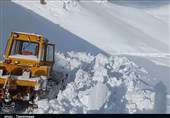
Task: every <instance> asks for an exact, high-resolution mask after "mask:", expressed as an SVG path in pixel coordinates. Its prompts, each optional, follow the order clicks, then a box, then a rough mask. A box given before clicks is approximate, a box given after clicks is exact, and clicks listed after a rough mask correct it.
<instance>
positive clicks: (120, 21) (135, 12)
mask: <svg viewBox="0 0 170 118" xmlns="http://www.w3.org/2000/svg"><path fill="white" fill-rule="evenodd" d="M12 2H14V3H15V4H16V5H20V6H22V10H23V11H24V12H23V13H25V11H29V15H28V14H27V13H26V15H24V14H23V16H24V17H26V18H28V19H29V18H30V19H31V18H35V19H31V20H30V21H29V20H26V21H27V22H31V21H33V20H34V21H38V20H39V21H41V19H42V18H41V17H39V16H42V17H43V18H45V19H46V20H48V21H50V22H52V23H53V25H56V26H57V27H55V28H56V29H55V28H54V27H52V26H51V25H49V23H48V22H45V23H44V21H41V22H40V24H41V23H42V22H43V23H44V24H43V23H42V24H41V25H42V26H43V27H41V25H36V24H35V26H31V27H27V28H28V30H29V31H32V30H34V31H35V30H41V31H42V28H44V30H45V32H46V33H47V34H48V36H49V35H50V36H51V35H54V36H58V37H57V38H61V40H58V39H55V37H54V36H51V38H52V39H50V41H52V42H54V43H56V45H57V46H58V48H59V49H60V50H61V53H59V52H56V54H55V55H56V65H55V68H56V70H57V71H60V72H63V71H64V72H65V73H69V80H68V84H67V86H66V89H65V90H64V91H59V94H58V97H57V98H56V99H43V100H39V101H38V106H39V108H38V109H35V110H34V111H33V113H165V111H166V109H165V106H166V105H167V104H166V99H165V96H166V93H167V91H169V93H170V88H169V82H170V80H169V79H170V76H169V72H170V69H169V67H170V55H169V53H170V48H169V46H170V45H169V44H170V38H169V4H167V5H162V6H161V7H159V8H158V7H154V8H149V9H141V8H137V7H133V6H131V4H129V5H127V6H126V5H120V4H114V3H110V2H108V1H107V0H93V1H84V0H79V1H76V0H47V4H46V5H41V4H40V3H39V0H35V1H31V0H30V1H28V0H12ZM11 6H12V5H11ZM14 6H15V5H13V7H14ZM17 8H18V9H20V10H21V8H20V7H17ZM25 8H26V10H25ZM10 9H11V8H8V9H6V10H7V13H10ZM16 10H17V9H16ZM21 13H22V12H21ZM35 13H36V14H35ZM17 15H18V14H17ZM38 15H39V16H38ZM4 16H6V15H4ZM19 18H23V17H22V16H20V15H19ZM6 19H7V20H8V17H7V18H6ZM15 20H16V21H15ZM18 21H19V20H17V19H15V18H14V20H13V21H12V23H13V22H14V23H13V24H12V23H11V24H12V25H9V26H13V25H14V26H15V24H16V26H17V28H16V29H22V30H23V27H24V26H25V25H26V24H24V25H20V23H21V22H19V23H18ZM15 22H16V23H15ZM31 23H33V22H31ZM31 23H30V24H31ZM36 23H38V22H36ZM37 26H39V29H38V27H37ZM58 26H59V27H61V28H63V29H64V31H63V30H61V28H58ZM25 28H26V27H25ZM29 28H30V29H29ZM46 28H47V29H46ZM12 29H15V28H12ZM44 30H43V31H44ZM48 30H49V32H50V31H53V32H52V33H49V32H47V31H48ZM65 30H66V31H69V32H71V33H72V34H74V35H76V36H77V37H79V38H77V37H75V36H72V35H71V36H70V35H68V32H66V31H65ZM41 31H40V32H41ZM43 31H42V32H43ZM54 33H56V34H57V35H55V34H54ZM73 39H75V40H76V41H75V40H73ZM80 40H81V41H80ZM82 41H86V42H87V43H88V45H87V44H85V43H84V44H83V43H82ZM65 44H66V45H65ZM90 45H93V47H96V48H92V49H91V47H90ZM80 49H81V51H80ZM89 49H91V52H90V53H89V51H87V50H89ZM96 49H100V50H102V51H103V52H105V53H107V54H108V55H112V56H108V55H107V56H106V55H105V54H96V56H95V55H93V54H91V53H93V51H94V52H96ZM63 50H64V53H63ZM70 50H73V51H70ZM82 50H84V51H82ZM113 55H114V56H113ZM57 93H58V87H56V88H54V91H52V93H51V94H52V95H56V94H57ZM96 94H97V95H96ZM98 96H100V97H98ZM167 108H168V109H169V107H168V106H167ZM30 113H32V112H30Z"/></svg>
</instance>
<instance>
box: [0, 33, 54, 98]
mask: <svg viewBox="0 0 170 118" xmlns="http://www.w3.org/2000/svg"><path fill="white" fill-rule="evenodd" d="M54 52H55V45H54V44H51V43H49V41H48V40H47V39H46V38H44V37H43V36H42V35H37V34H30V33H21V32H12V33H11V35H10V37H9V39H8V42H7V44H6V48H5V52H4V60H3V61H1V62H0V101H2V100H4V98H5V95H7V94H10V96H11V98H10V99H14V98H15V99H16V98H17V99H19V97H17V96H18V95H22V98H23V97H24V96H25V95H28V94H32V93H35V92H34V91H41V90H46V84H47V81H48V79H49V77H50V74H51V72H52V70H53V65H54V62H55V61H54ZM20 98H21V97H20Z"/></svg>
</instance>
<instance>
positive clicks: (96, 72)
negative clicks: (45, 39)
mask: <svg viewBox="0 0 170 118" xmlns="http://www.w3.org/2000/svg"><path fill="white" fill-rule="evenodd" d="M56 57H57V60H56V63H57V64H56V68H58V69H61V70H62V69H63V68H64V70H66V71H68V72H70V73H69V80H70V82H68V85H67V86H66V89H65V90H64V91H60V92H59V94H58V97H57V98H56V99H52V100H47V99H43V100H40V101H38V105H39V108H38V109H36V110H34V111H33V112H34V113H136V112H144V111H145V112H146V111H148V110H153V109H154V97H155V93H154V92H152V87H151V86H149V85H147V84H146V83H144V82H143V81H141V80H142V79H143V78H145V79H146V78H147V72H146V71H145V70H144V69H143V68H141V67H138V66H137V65H136V64H134V63H133V62H131V61H130V60H128V59H127V58H125V57H113V56H110V57H107V56H105V55H102V54H98V55H97V56H92V55H90V54H86V53H74V52H69V53H67V54H66V55H63V54H61V53H56ZM147 79H148V80H149V78H147ZM144 88H145V89H144ZM53 91H54V93H55V92H56V91H57V90H53Z"/></svg>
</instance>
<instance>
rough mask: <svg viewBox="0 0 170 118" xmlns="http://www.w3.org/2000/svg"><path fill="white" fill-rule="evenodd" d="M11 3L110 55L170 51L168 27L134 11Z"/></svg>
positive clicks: (85, 5)
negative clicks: (43, 18)
mask: <svg viewBox="0 0 170 118" xmlns="http://www.w3.org/2000/svg"><path fill="white" fill-rule="evenodd" d="M72 1H73V0H72ZM14 2H16V3H17V4H20V5H22V6H24V7H26V8H28V9H31V10H33V11H34V12H36V13H38V14H39V15H41V16H43V17H45V18H48V19H49V20H50V21H52V22H54V23H56V24H60V25H61V26H62V27H64V28H65V29H67V30H69V31H71V32H72V33H74V34H76V35H78V36H80V37H82V38H83V39H85V40H86V41H88V42H90V43H92V44H94V45H96V46H97V47H99V48H101V49H103V50H104V51H106V52H109V53H111V54H115V53H169V52H170V51H169V44H168V43H167V42H168V41H169V34H168V33H169V32H168V31H169V30H168V28H169V27H168V25H167V24H165V23H162V22H160V20H158V19H155V18H153V17H152V16H151V15H149V14H147V13H145V12H143V11H142V10H139V9H137V8H130V7H125V6H118V5H115V4H111V3H108V2H104V3H102V4H101V3H98V2H96V1H93V2H89V1H82V2H80V3H78V2H76V1H74V2H70V3H69V4H68V8H66V10H64V9H63V7H62V6H63V5H62V4H63V2H62V1H50V0H49V1H48V4H47V5H46V6H42V5H40V4H39V2H35V1H23V2H21V1H17V0H14ZM82 21H83V22H82ZM80 24H81V25H80ZM151 26H152V27H151ZM122 27H123V28H122ZM96 33H100V35H99V34H98V35H96ZM153 42H154V43H153ZM113 45H114V46H113ZM132 45H133V46H132Z"/></svg>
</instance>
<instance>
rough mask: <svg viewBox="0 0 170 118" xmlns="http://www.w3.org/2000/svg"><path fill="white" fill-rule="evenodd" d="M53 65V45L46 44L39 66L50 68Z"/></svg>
mask: <svg viewBox="0 0 170 118" xmlns="http://www.w3.org/2000/svg"><path fill="white" fill-rule="evenodd" d="M54 63H55V45H54V44H47V45H46V46H45V50H44V56H43V61H42V62H41V65H45V66H50V67H52V66H53V65H54Z"/></svg>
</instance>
